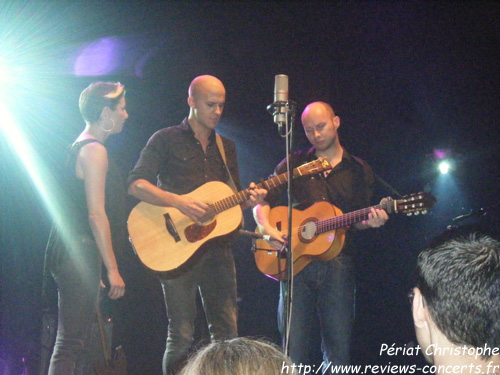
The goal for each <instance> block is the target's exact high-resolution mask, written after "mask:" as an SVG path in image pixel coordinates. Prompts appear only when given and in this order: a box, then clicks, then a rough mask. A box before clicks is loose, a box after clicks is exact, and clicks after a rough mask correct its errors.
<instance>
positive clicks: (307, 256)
mask: <svg viewBox="0 0 500 375" xmlns="http://www.w3.org/2000/svg"><path fill="white" fill-rule="evenodd" d="M435 202H436V198H435V197H433V196H432V195H431V194H429V193H422V192H421V193H417V194H410V195H405V196H404V197H402V198H401V199H397V200H394V199H392V198H391V197H387V198H384V199H383V200H382V201H381V202H380V204H378V205H376V206H373V207H367V208H362V209H360V210H357V211H353V212H349V213H347V214H342V211H340V210H339V209H338V208H337V207H335V206H334V205H332V204H330V203H328V202H324V201H323V202H317V203H315V204H313V205H312V206H311V207H309V208H307V209H306V210H304V211H299V210H296V209H294V210H292V230H291V232H292V244H291V247H292V249H293V251H292V253H293V254H292V260H293V274H294V275H296V274H297V273H298V272H300V271H302V270H303V269H304V267H305V266H307V264H309V263H310V262H311V261H313V260H323V261H328V260H330V259H333V258H335V257H336V256H337V255H339V254H340V252H341V251H342V247H343V246H344V240H345V231H346V228H348V227H349V226H351V225H353V224H356V223H360V222H362V221H363V220H368V219H369V217H370V212H371V210H372V209H381V210H385V212H387V213H388V214H391V213H403V214H406V215H418V214H425V213H427V210H428V209H429V208H430V207H432V206H433V205H434V203H435ZM269 223H270V224H271V225H272V226H274V227H275V228H276V229H277V230H279V231H280V232H281V233H283V234H288V208H287V207H283V206H279V207H274V208H273V209H271V211H270V212H269ZM278 253H279V252H277V251H276V250H275V249H274V248H272V247H271V246H269V244H268V243H267V242H266V241H265V240H256V241H255V262H256V263H257V267H258V268H259V270H260V271H261V272H262V273H264V274H266V275H267V276H269V277H272V278H274V279H278V280H285V278H286V274H287V272H286V257H284V256H278Z"/></svg>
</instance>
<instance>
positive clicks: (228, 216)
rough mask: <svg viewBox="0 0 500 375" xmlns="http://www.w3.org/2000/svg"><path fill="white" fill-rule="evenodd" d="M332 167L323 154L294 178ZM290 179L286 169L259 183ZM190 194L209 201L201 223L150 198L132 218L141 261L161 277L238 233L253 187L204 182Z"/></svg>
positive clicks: (298, 170)
mask: <svg viewBox="0 0 500 375" xmlns="http://www.w3.org/2000/svg"><path fill="white" fill-rule="evenodd" d="M330 169H332V166H331V164H330V163H329V162H328V160H327V159H326V158H319V159H317V160H314V161H312V162H310V163H307V164H303V165H301V166H299V167H297V168H295V169H294V170H293V172H292V178H297V177H300V176H308V175H313V174H318V173H321V172H323V171H326V170H330ZM287 181H288V174H287V173H283V174H280V175H278V176H275V177H273V178H271V179H269V180H267V181H263V182H261V183H259V184H257V188H260V189H262V188H264V189H266V190H268V191H269V190H271V189H273V188H276V187H278V186H280V185H282V184H284V183H286V182H287ZM186 195H187V196H189V197H192V198H195V199H197V200H199V201H202V202H205V203H207V204H208V205H209V206H210V208H209V214H208V215H207V217H206V218H205V219H204V220H202V222H201V224H199V223H195V222H193V221H192V220H191V219H190V218H189V217H187V216H186V215H184V214H183V213H181V212H180V211H179V210H178V209H176V208H173V207H160V206H155V205H152V204H149V203H146V202H141V203H139V204H137V205H136V206H135V207H134V208H133V209H132V211H131V213H130V215H129V218H128V223H127V225H128V231H129V235H130V241H131V242H132V245H133V247H134V249H135V252H136V253H137V255H138V257H139V259H140V260H141V262H142V263H143V264H144V265H145V266H146V267H147V268H149V269H150V270H152V271H154V272H159V273H161V277H163V278H169V277H175V276H176V275H177V274H178V273H179V272H181V271H182V270H183V268H184V267H183V266H188V265H190V264H191V262H188V261H191V260H193V261H195V260H196V257H194V255H196V253H197V251H198V250H199V248H200V247H201V245H203V244H204V243H206V242H207V241H209V240H212V239H215V238H219V237H221V236H225V235H230V234H232V233H235V232H236V231H237V230H238V228H239V227H240V224H241V222H242V218H243V214H242V210H241V207H240V204H242V203H243V202H245V201H246V200H247V199H249V197H250V189H245V190H242V191H240V192H238V193H236V194H235V193H234V192H233V191H232V190H231V188H230V187H229V186H228V185H226V184H225V183H223V182H220V181H211V182H207V183H206V184H203V185H202V186H200V187H199V188H197V189H195V190H194V191H192V192H191V193H188V194H186Z"/></svg>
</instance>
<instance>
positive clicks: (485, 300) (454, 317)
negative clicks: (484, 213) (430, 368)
mask: <svg viewBox="0 0 500 375" xmlns="http://www.w3.org/2000/svg"><path fill="white" fill-rule="evenodd" d="M416 271H417V272H416V277H417V284H416V288H415V289H414V300H413V306H412V308H413V318H414V323H415V329H416V334H417V339H418V341H419V344H420V345H421V347H422V351H423V353H424V355H425V354H427V355H426V358H427V359H428V360H429V361H430V362H434V358H433V356H432V354H429V353H426V350H425V349H426V348H427V347H429V346H430V345H433V344H434V346H436V345H438V344H439V345H441V346H442V345H443V343H446V344H449V345H450V346H451V345H456V346H467V347H470V348H479V347H482V348H484V347H485V345H486V346H487V347H489V348H496V347H499V346H500V242H498V241H497V240H495V239H494V238H493V237H492V236H491V235H487V234H485V233H484V232H478V231H476V229H475V228H458V229H455V230H451V231H447V232H445V233H444V234H442V235H441V236H440V237H437V238H436V239H434V240H433V241H432V242H431V244H430V245H429V246H428V247H427V248H426V249H425V250H424V251H422V252H421V253H420V255H419V257H418V261H417V270H416ZM437 341H440V342H439V343H437ZM488 357H489V356H488V355H486V356H483V359H487V358H488Z"/></svg>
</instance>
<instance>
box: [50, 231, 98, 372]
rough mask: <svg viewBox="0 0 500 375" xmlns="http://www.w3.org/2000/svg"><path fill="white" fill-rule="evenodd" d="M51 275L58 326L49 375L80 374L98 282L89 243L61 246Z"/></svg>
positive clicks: (95, 258)
mask: <svg viewBox="0 0 500 375" xmlns="http://www.w3.org/2000/svg"><path fill="white" fill-rule="evenodd" d="M52 255H53V256H52V261H51V265H50V268H51V271H52V274H53V276H54V279H55V281H56V283H57V288H58V291H59V306H58V324H57V336H56V342H55V346H54V352H53V353H52V357H51V360H50V367H49V372H48V374H49V375H73V374H82V372H83V371H84V366H86V365H88V364H86V363H85V361H84V359H85V358H86V351H87V350H88V346H87V342H88V339H89V337H90V332H91V329H92V322H93V319H94V318H95V309H96V304H97V301H98V298H99V289H100V279H101V264H102V262H101V258H100V256H99V252H98V250H97V246H96V244H95V242H94V241H93V240H92V239H89V238H86V237H84V238H80V239H76V240H75V243H74V246H73V247H72V248H70V249H66V248H64V247H63V245H62V244H61V243H59V244H58V246H57V247H56V248H55V249H54V254H52Z"/></svg>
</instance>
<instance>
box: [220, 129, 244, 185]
mask: <svg viewBox="0 0 500 375" xmlns="http://www.w3.org/2000/svg"><path fill="white" fill-rule="evenodd" d="M215 140H216V141H217V147H218V148H219V152H220V155H221V156H222V160H223V161H224V165H225V167H226V170H227V174H228V175H229V181H228V185H229V187H230V188H231V190H233V191H234V192H235V193H236V192H238V189H237V188H236V184H235V183H234V180H233V176H231V171H230V170H229V167H228V166H227V160H226V153H225V152H224V144H223V143H222V138H221V136H220V135H219V134H215Z"/></svg>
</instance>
